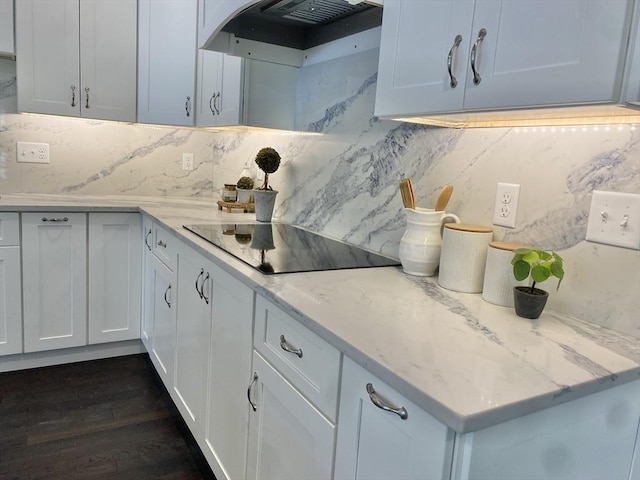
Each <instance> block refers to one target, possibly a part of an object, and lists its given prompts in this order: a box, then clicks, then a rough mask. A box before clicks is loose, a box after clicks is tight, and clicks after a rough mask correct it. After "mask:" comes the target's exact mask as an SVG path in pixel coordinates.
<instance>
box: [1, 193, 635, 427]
mask: <svg viewBox="0 0 640 480" xmlns="http://www.w3.org/2000/svg"><path fill="white" fill-rule="evenodd" d="M0 211H2V212H9V211H18V212H26V211H31V212H33V211H38V212H40V211H80V212H92V211H102V212H108V211H114V212H115V211H129V212H137V211H140V212H142V213H144V214H147V215H150V216H151V217H153V218H154V219H155V220H156V221H158V222H159V223H160V224H162V225H164V226H165V227H168V228H169V229H170V230H171V232H172V233H173V234H174V235H175V236H176V237H178V238H179V239H181V240H182V241H184V242H186V243H187V244H189V245H190V246H192V247H193V248H194V249H196V250H197V251H199V252H200V253H202V254H204V255H206V256H207V257H209V258H210V259H212V260H213V261H215V262H216V263H217V264H219V265H220V266H221V267H222V268H223V269H225V270H226V271H228V272H230V273H232V274H233V275H235V276H236V277H237V278H238V279H239V280H241V281H242V282H244V283H245V284H247V285H248V286H250V287H251V288H253V289H254V290H255V291H256V292H257V293H259V294H261V295H263V296H265V297H266V298H268V299H269V300H271V301H272V302H274V303H275V304H276V305H278V306H280V307H281V308H282V309H283V310H285V311H286V312H287V313H288V314H290V315H291V316H293V317H294V318H296V319H297V320H298V321H299V322H300V323H302V324H303V325H305V326H306V327H307V328H309V329H311V330H312V331H314V332H315V333H317V334H318V335H320V336H321V337H323V338H324V339H325V340H327V341H328V342H330V343H331V344H332V345H334V346H335V347H336V348H338V349H339V350H341V351H342V352H343V353H344V354H345V355H347V356H348V357H350V358H351V359H352V360H354V361H355V362H357V363H359V364H360V365H362V366H363V367H365V368H366V369H367V370H369V371H370V372H371V373H373V374H374V375H376V376H378V377H379V378H380V379H381V380H383V381H385V382H387V383H388V384H389V385H390V386H392V387H393V388H395V389H396V390H398V392H400V393H401V394H403V395H405V396H406V397H407V398H408V399H410V400H411V401H413V402H414V403H416V404H417V405H418V406H420V407H421V408H423V409H424V410H426V411H427V412H428V413H430V414H431V415H432V416H434V417H435V418H437V419H438V420H439V421H441V422H443V423H444V424H446V425H447V426H449V427H450V428H452V429H453V430H455V431H457V432H461V433H464V432H471V431H476V430H480V429H483V428H486V427H489V426H492V425H496V424H498V423H502V422H504V421H508V420H511V419H515V418H519V417H522V416H524V415H526V414H529V413H533V412H535V411H539V410H542V409H544V408H548V407H551V406H554V405H558V404H561V403H563V402H566V401H571V400H574V399H577V398H580V397H583V396H585V395H588V394H591V393H595V392H598V391H601V390H604V389H607V388H610V387H614V386H616V385H621V384H624V383H627V382H630V381H634V380H638V379H640V340H639V339H637V338H634V337H631V336H627V335H623V334H620V333H617V332H615V331H613V330H609V329H606V328H603V327H599V326H597V325H594V324H592V323H588V322H584V321H582V320H580V319H576V318H573V317H569V316H566V315H562V314H558V313H554V312H552V311H545V312H544V313H543V314H542V316H541V317H540V318H539V319H537V320H526V319H523V318H520V317H517V316H516V315H515V313H514V311H513V309H512V308H506V307H500V306H496V305H492V304H490V303H487V302H485V301H484V300H482V297H481V295H480V294H463V293H456V292H453V291H449V290H445V289H443V288H441V287H440V286H438V284H437V278H436V277H429V278H419V277H412V276H408V275H405V274H404V273H403V272H402V269H401V268H400V267H379V268H372V269H355V270H338V271H327V272H310V273H293V274H281V275H263V274H261V273H260V272H258V271H256V270H254V269H253V268H251V267H249V266H247V265H246V264H244V263H243V262H241V261H239V260H237V259H236V258H234V257H232V256H231V255H229V254H227V253H225V252H224V251H222V250H220V249H218V248H216V247H214V246H212V245H210V244H208V243H207V242H206V241H204V240H202V239H201V238H199V237H197V236H196V235H194V234H192V233H190V232H189V231H187V230H186V229H184V228H182V225H184V224H194V223H207V222H220V221H224V222H228V223H231V224H232V223H234V222H239V221H245V220H253V219H254V216H253V215H252V214H243V213H231V214H229V213H226V212H223V211H220V210H218V207H217V205H216V204H215V201H213V200H211V199H208V200H202V199H184V198H180V199H176V198H152V197H128V196H81V195H35V194H34V195H27V194H24V195H13V194H11V195H7V194H3V195H2V196H1V197H0Z"/></svg>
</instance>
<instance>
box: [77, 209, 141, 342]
mask: <svg viewBox="0 0 640 480" xmlns="http://www.w3.org/2000/svg"><path fill="white" fill-rule="evenodd" d="M141 254H142V251H141V249H140V214H138V213H90V214H89V344H95V343H105V342H116V341H120V340H131V339H135V338H140V311H141V299H142V292H141V286H142V280H141V273H142V271H141V265H142V261H141Z"/></svg>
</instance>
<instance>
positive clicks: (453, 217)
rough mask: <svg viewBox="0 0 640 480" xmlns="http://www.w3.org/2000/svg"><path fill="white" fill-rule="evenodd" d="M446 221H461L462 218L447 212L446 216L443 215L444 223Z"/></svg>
mask: <svg viewBox="0 0 640 480" xmlns="http://www.w3.org/2000/svg"><path fill="white" fill-rule="evenodd" d="M451 220H453V221H451ZM445 223H460V218H459V217H458V216H457V215H455V214H453V213H445V214H444V217H442V225H444V224H445Z"/></svg>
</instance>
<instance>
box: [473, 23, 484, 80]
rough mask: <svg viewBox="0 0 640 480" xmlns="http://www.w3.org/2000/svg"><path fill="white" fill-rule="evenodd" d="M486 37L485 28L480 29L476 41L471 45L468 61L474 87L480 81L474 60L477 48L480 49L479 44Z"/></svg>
mask: <svg viewBox="0 0 640 480" xmlns="http://www.w3.org/2000/svg"><path fill="white" fill-rule="evenodd" d="M486 36H487V30H486V29H485V28H481V29H480V31H479V32H478V38H477V39H476V41H475V43H474V44H473V48H472V49H471V58H470V60H471V70H472V71H473V84H474V85H479V84H480V81H481V80H482V78H481V77H480V74H479V73H478V70H477V68H476V58H477V54H478V48H480V44H481V43H482V41H483V40H484V37H486Z"/></svg>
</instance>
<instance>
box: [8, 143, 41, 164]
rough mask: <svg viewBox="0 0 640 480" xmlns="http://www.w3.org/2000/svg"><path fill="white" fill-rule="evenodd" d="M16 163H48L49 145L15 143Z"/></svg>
mask: <svg viewBox="0 0 640 480" xmlns="http://www.w3.org/2000/svg"><path fill="white" fill-rule="evenodd" d="M16 161H17V162H18V163H49V144H48V143H35V142H16Z"/></svg>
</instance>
